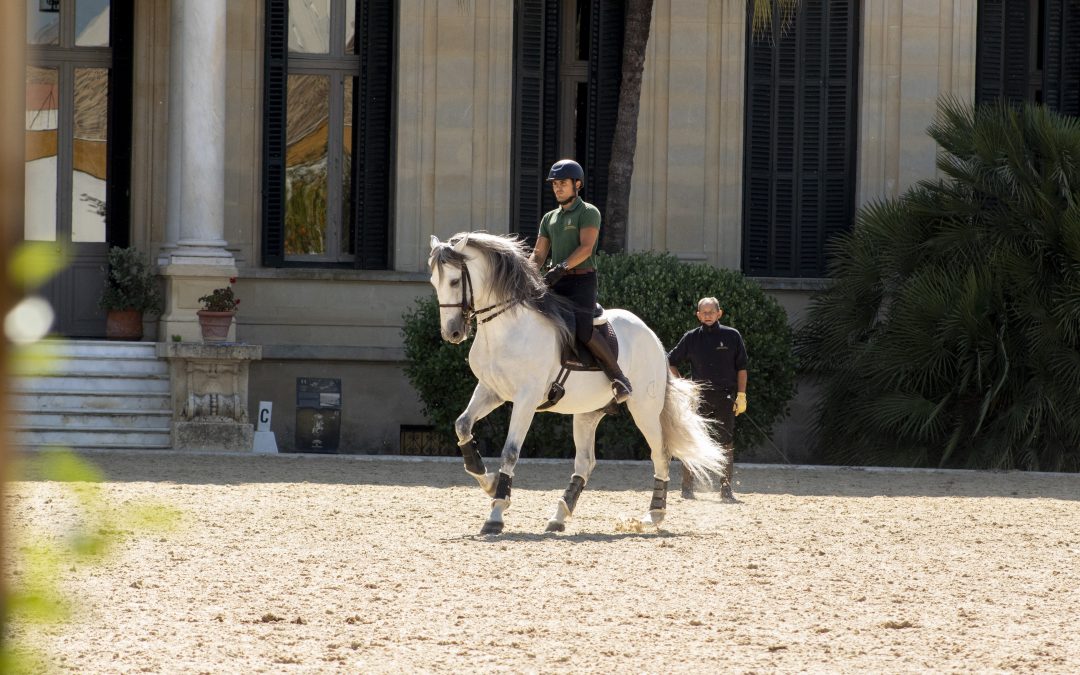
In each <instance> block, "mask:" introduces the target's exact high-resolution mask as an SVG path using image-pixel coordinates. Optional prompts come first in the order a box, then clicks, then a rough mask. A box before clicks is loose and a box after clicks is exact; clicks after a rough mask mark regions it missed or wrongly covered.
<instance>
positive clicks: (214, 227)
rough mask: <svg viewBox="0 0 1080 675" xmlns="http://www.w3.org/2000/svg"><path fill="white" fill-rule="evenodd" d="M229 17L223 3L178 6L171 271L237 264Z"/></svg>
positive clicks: (176, 2)
mask: <svg viewBox="0 0 1080 675" xmlns="http://www.w3.org/2000/svg"><path fill="white" fill-rule="evenodd" d="M225 12H226V9H225V3H224V2H222V1H221V0H173V2H172V34H171V39H172V40H173V41H174V43H173V46H172V49H171V57H172V58H174V59H175V62H174V63H172V64H170V67H169V70H170V77H172V78H174V81H172V82H170V86H169V93H170V98H172V97H173V96H175V100H170V101H169V126H170V137H169V191H170V194H169V201H168V217H169V219H170V221H175V223H174V224H172V226H173V227H177V226H178V227H177V229H178V233H177V234H178V237H179V238H178V240H177V242H176V243H177V248H176V250H174V251H172V252H171V256H170V263H171V264H181V265H183V264H195V265H228V266H232V265H234V264H235V263H234V261H233V257H232V254H231V253H229V251H227V250H225V246H226V243H227V242H226V241H225V237H224V233H225ZM166 230H167V231H169V225H167V226H166ZM170 234H171V232H170Z"/></svg>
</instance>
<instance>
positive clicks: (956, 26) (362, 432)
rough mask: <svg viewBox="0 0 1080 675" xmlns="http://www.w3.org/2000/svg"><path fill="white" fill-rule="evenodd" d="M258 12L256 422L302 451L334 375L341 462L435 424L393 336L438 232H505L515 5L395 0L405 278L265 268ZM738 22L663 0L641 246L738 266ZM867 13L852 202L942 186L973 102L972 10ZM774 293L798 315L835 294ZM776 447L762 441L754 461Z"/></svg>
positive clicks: (146, 133)
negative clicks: (948, 104)
mask: <svg viewBox="0 0 1080 675" xmlns="http://www.w3.org/2000/svg"><path fill="white" fill-rule="evenodd" d="M172 1H177V0H172ZM169 6H170V0H146V1H145V2H144V1H142V0H141V1H140V2H139V3H136V7H137V10H136V11H137V15H136V24H137V27H138V28H137V39H136V70H135V77H136V86H135V148H134V164H135V166H134V172H133V181H132V208H133V223H134V224H133V228H134V233H133V235H134V236H133V239H134V241H135V242H136V243H137V244H138V245H140V246H145V247H146V248H148V249H149V250H150V251H151V252H156V251H157V248H159V247H160V245H161V244H162V243H163V242H164V241H165V239H166V234H165V226H164V221H165V198H166V188H167V185H166V183H167V181H166V175H165V167H166V166H167V157H166V151H167V145H168V144H167V139H166V132H167V129H168V100H167V99H168V75H169V63H168V44H169V37H170V25H169V21H170V18H169ZM263 7H264V2H262V0H230V2H229V4H228V10H227V11H228V13H227V24H228V25H227V34H228V42H227V49H226V58H227V67H226V73H227V92H228V94H227V104H226V120H225V124H226V139H227V140H226V179H225V180H226V184H225V210H226V214H225V220H226V222H225V237H226V239H227V240H228V241H229V249H230V250H231V251H232V252H233V255H234V256H235V257H236V259H237V266H238V268H239V270H240V275H239V276H240V280H239V282H238V284H237V292H238V295H239V297H240V298H241V300H242V304H241V308H240V313H239V314H238V316H237V339H239V340H241V341H245V342H249V343H254V344H261V345H263V346H264V359H263V361H261V362H258V363H256V364H253V366H252V377H251V392H250V401H251V405H252V410H251V411H250V412H251V414H252V416H254V414H255V412H256V409H255V407H256V406H257V405H258V402H259V401H260V400H271V401H273V402H274V404H275V408H274V430H275V431H276V432H277V436H278V442H279V445H280V446H281V447H282V449H290V448H291V447H292V445H291V444H292V438H293V434H294V432H295V429H294V427H293V421H294V419H295V395H296V391H295V379H296V377H336V378H341V379H342V385H343V396H342V399H343V407H344V409H343V429H342V432H343V440H344V442H343V445H342V451H343V452H379V451H386V450H390V451H394V450H395V449H396V444H397V438H398V431H399V427H400V426H401V425H404V424H409V425H413V424H417V425H422V424H424V423H425V420H424V417H423V414H422V410H421V406H420V404H419V402H418V401H417V397H416V394H415V392H414V391H413V390H412V388H411V386H410V385H409V383H408V381H407V379H406V378H405V376H404V373H403V371H402V366H403V364H404V353H403V349H402V338H401V334H400V327H401V323H402V319H401V317H402V314H403V313H404V312H405V311H406V310H407V309H408V308H409V307H411V306H412V303H413V301H414V300H415V299H416V298H418V297H422V296H424V295H427V294H428V293H430V288H429V286H428V284H427V273H426V258H427V253H428V240H429V237H430V235H432V234H436V235H438V236H439V237H441V238H446V237H447V236H449V235H450V234H452V233H454V232H457V231H460V230H467V229H470V230H471V229H483V230H488V231H491V232H507V231H509V230H510V229H511V228H510V223H509V222H508V219H509V213H510V194H511V171H510V168H511V167H510V164H511V127H512V119H511V115H512V108H513V106H512V91H513V82H512V72H513V3H510V2H505V1H503V0H474V1H473V2H470V3H461V2H458V1H457V0H400V2H399V12H400V16H399V21H398V31H399V33H398V36H397V37H398V51H397V54H396V64H395V72H396V78H397V82H396V87H397V97H396V99H395V105H396V111H395V116H396V122H395V124H396V129H395V143H396V147H395V152H394V161H395V166H394V175H395V179H394V182H393V187H392V189H393V191H394V194H393V204H394V210H393V214H392V217H393V223H392V226H391V229H392V232H393V237H392V256H391V257H392V267H393V269H392V270H388V271H381V272H377V271H354V270H326V269H270V268H263V267H262V266H261V263H260V252H259V242H260V231H261V180H262V176H261V167H262V157H261V153H262V148H261V133H262V132H261V126H260V120H261V116H262V115H261V110H262V99H261V95H262V94H261V79H262V69H263V57H262V41H263V34H262V30H263V28H262V23H263ZM744 11H745V7H744V4H743V3H739V2H700V1H692V0H657V2H656V3H655V7H654V12H653V23H652V31H651V37H650V42H649V46H648V50H647V54H646V63H645V72H644V77H643V85H642V97H641V112H640V117H639V125H638V146H637V155H636V161H635V171H634V178H633V189H632V194H631V210H630V223H629V233H628V234H629V239H628V240H629V247H630V249H631V250H667V251H671V252H673V253H674V254H675V255H677V256H679V257H680V258H682V259H685V260H694V261H704V262H708V263H710V264H713V265H718V266H721V267H726V268H734V269H738V268H739V265H740V260H741V231H742V189H743V185H742V167H743V118H744V101H743V89H744V82H745V53H746V43H745V40H746V28H745V17H744ZM861 11H862V22H863V35H862V63H861V72H860V74H859V76H858V77H859V87H860V105H859V120H858V124H859V151H858V172H859V173H858V180H859V183H858V188H857V189H858V196H857V199H858V203H859V204H862V203H865V202H866V201H868V200H870V199H873V198H877V197H883V196H893V195H896V194H899V193H900V192H901V191H902V190H903V189H904V188H905V187H906V186H908V185H910V184H911V183H912V182H914V181H915V180H918V179H920V178H925V177H932V176H933V175H934V172H935V170H934V155H935V147H934V144H933V141H931V140H930V139H929V138H928V137H927V136H926V134H925V128H926V126H927V124H929V122H930V120H931V119H932V117H933V114H934V110H935V105H936V101H937V97H938V96H939V95H941V94H945V93H951V94H954V95H957V96H960V97H962V98H971V97H972V95H973V91H974V63H975V0H907V1H906V2H902V1H901V0H867V2H865V3H864V4H863V8H862V10H861ZM761 282H762V285H763V286H764V287H765V288H766V290H767V291H769V292H770V293H772V294H773V295H774V297H776V298H777V299H778V300H779V301H780V302H781V305H782V306H783V307H784V308H785V310H786V311H787V312H788V315H789V317H790V318H791V319H792V321H793V322H797V321H798V320H799V318H800V317H801V316H802V315H803V313H804V312H805V309H806V306H807V302H808V300H809V298H810V296H811V294H812V292H813V290H815V289H816V288H820V284H821V283H822V282H820V281H812V280H771V279H763V280H761ZM748 338H749V339H752V336H748ZM752 387H753V384H752V383H751V388H752ZM812 402H813V397H812V395H811V394H810V392H809V388H808V387H803V388H802V389H801V391H800V394H799V396H798V397H797V399H796V400H795V401H794V402H793V404H792V410H793V414H792V416H791V417H790V418H789V419H788V420H787V421H786V422H785V423H784V424H782V425H781V426H780V427H779V428H778V430H777V433H776V434H775V436H774V440H775V441H776V442H777V444H778V446H779V448H780V451H781V452H784V453H786V454H787V455H788V457H789V458H791V459H793V460H794V461H798V460H800V459H807V458H806V457H805V453H803V454H800V452H803V450H804V446H805V443H804V439H805V437H806V434H807V432H808V429H807V426H808V423H809V420H810V415H809V409H810V406H811V405H812ZM777 454H778V452H777V451H776V450H775V449H772V448H769V447H766V448H762V449H761V450H760V452H759V453H756V454H754V457H755V458H759V459H763V460H767V459H769V458H770V457H772V458H773V459H776V458H777V457H776V455H777ZM744 459H745V458H744Z"/></svg>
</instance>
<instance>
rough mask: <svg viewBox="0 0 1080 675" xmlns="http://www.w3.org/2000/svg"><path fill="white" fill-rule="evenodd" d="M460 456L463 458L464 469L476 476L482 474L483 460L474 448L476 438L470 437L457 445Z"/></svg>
mask: <svg viewBox="0 0 1080 675" xmlns="http://www.w3.org/2000/svg"><path fill="white" fill-rule="evenodd" d="M458 447H459V448H461V456H462V457H463V458H464V459H465V470H466V471H468V472H469V473H471V474H476V475H477V476H483V475H484V460H483V459H482V458H481V457H480V451H479V450H477V449H476V439H470V440H467V441H465V442H464V443H461V444H459V445H458Z"/></svg>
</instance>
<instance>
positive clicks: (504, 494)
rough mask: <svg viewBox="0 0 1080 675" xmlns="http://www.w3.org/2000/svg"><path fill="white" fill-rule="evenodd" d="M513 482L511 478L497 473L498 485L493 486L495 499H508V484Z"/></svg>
mask: <svg viewBox="0 0 1080 675" xmlns="http://www.w3.org/2000/svg"><path fill="white" fill-rule="evenodd" d="M513 482H514V477H513V476H508V475H506V474H505V473H503V472H502V471H500V472H499V483H498V484H497V485H496V486H495V499H510V484H511V483H513Z"/></svg>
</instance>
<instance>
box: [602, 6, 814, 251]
mask: <svg viewBox="0 0 1080 675" xmlns="http://www.w3.org/2000/svg"><path fill="white" fill-rule="evenodd" d="M727 1H728V2H735V1H736V0H727ZM746 1H747V2H749V3H751V4H750V5H748V7H747V9H748V11H749V12H751V15H752V20H753V28H754V36H755V37H756V39H764V38H769V37H770V36H772V35H773V30H774V29H778V30H783V29H784V28H786V26H787V25H788V23H789V22H790V21H791V18H792V16H793V15H794V12H795V9H796V7H797V6H798V2H799V0H746ZM652 8H653V0H628V2H627V3H626V27H625V29H624V33H623V59H622V84H621V85H620V88H619V112H618V117H617V121H616V125H615V138H614V140H613V141H612V144H611V162H610V163H609V164H608V193H607V212H606V213H605V214H604V221H605V222H604V250H606V251H607V252H608V253H618V252H620V251H625V250H626V226H627V217H628V212H629V209H630V181H631V179H632V178H633V174H634V153H635V152H637V123H638V112H639V110H640V108H641V73H642V71H643V70H644V67H645V48H646V47H647V46H648V44H649V24H650V23H651V22H652Z"/></svg>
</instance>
